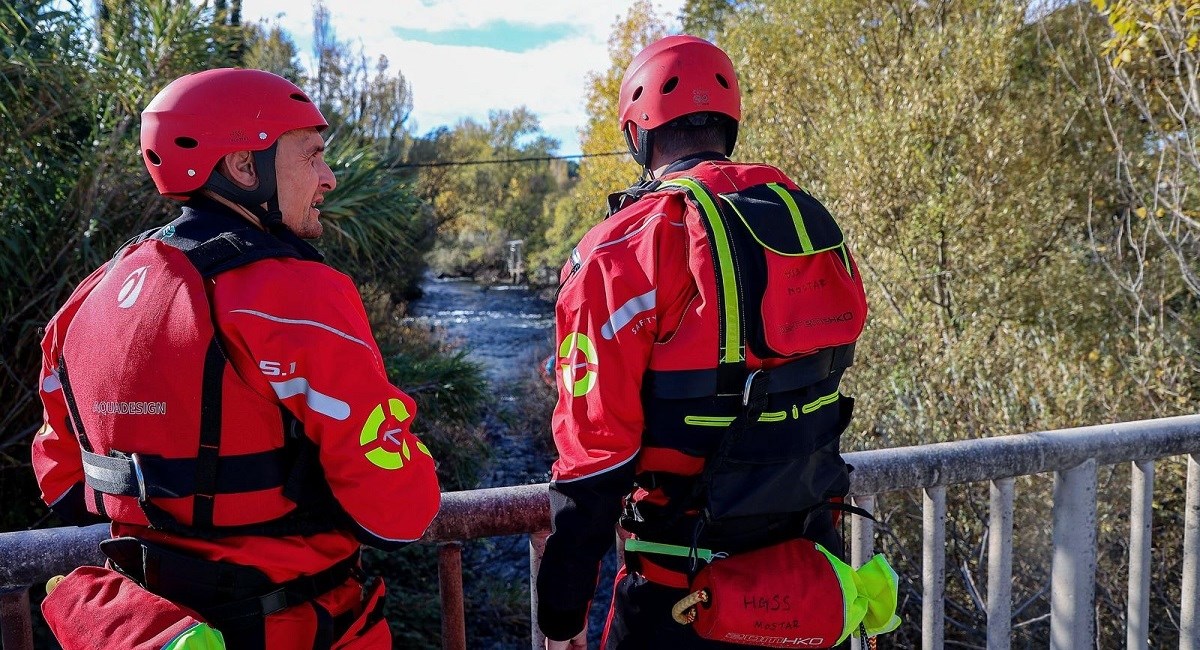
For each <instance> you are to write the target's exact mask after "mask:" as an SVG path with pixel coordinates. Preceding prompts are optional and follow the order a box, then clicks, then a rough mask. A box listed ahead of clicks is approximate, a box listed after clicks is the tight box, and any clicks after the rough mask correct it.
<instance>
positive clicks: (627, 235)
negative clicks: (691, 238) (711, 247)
mask: <svg viewBox="0 0 1200 650" xmlns="http://www.w3.org/2000/svg"><path fill="white" fill-rule="evenodd" d="M665 216H667V213H666V212H656V213H654V214H652V215H650V216H648V217H646V219H645V220H644V221H642V225H640V226H638V227H637V228H636V229H634V230H633V231H632V232H628V233H625V234H624V235H621V236H620V237H617V238H616V239H612V240H609V241H606V242H600V243H599V244H596V245H595V246H593V247H592V250H590V251H588V257H591V255H592V253H594V252H596V251H598V250H600V249H601V248H604V247H605V246H613V245H615V244H619V243H621V242H623V241H625V240H627V239H629V238H630V237H633V236H634V235H637V234H638V233H640V232H642V231H643V230H645V229H646V228H647V227H648V226H649V225H650V223H651V222H652V221H654V220H655V219H659V218H662V217H665ZM667 225H668V226H677V227H679V228H682V227H683V222H682V221H668V222H667ZM572 253H573V254H572V256H571V258H572V259H573V260H574V261H575V262H576V263H578V264H583V262H584V260H586V259H587V258H582V259H576V256H575V253H578V251H573V252H572Z"/></svg>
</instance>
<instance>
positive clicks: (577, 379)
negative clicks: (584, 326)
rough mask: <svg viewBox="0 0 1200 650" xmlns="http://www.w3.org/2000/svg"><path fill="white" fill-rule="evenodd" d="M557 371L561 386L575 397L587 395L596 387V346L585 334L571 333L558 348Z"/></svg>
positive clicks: (597, 364)
mask: <svg viewBox="0 0 1200 650" xmlns="http://www.w3.org/2000/svg"><path fill="white" fill-rule="evenodd" d="M558 369H559V371H560V372H561V374H562V380H563V386H566V387H567V390H568V391H569V392H570V393H571V394H572V395H574V396H575V397H582V396H584V395H587V394H588V392H589V391H591V390H592V388H594V387H595V386H596V378H597V376H598V373H599V360H598V359H597V358H596V346H595V345H593V344H592V340H591V339H589V338H588V337H587V335H586V334H583V333H580V332H571V333H570V334H568V335H567V336H566V338H564V339H563V340H562V343H561V344H559V346H558Z"/></svg>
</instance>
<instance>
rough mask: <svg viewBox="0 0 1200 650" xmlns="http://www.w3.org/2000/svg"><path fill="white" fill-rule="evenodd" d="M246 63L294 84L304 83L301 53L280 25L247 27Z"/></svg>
mask: <svg viewBox="0 0 1200 650" xmlns="http://www.w3.org/2000/svg"><path fill="white" fill-rule="evenodd" d="M247 31H248V32H249V34H248V36H247V39H246V40H247V42H246V55H245V59H244V63H245V65H246V67H247V68H256V69H258V70H266V71H268V72H274V73H275V74H277V75H279V76H281V77H283V78H284V79H287V80H289V81H291V82H293V83H296V84H300V83H303V82H304V68H303V66H302V65H301V64H300V55H299V51H298V50H297V49H296V43H295V42H293V41H292V38H291V35H290V34H288V33H287V32H286V31H284V29H283V28H282V27H280V26H279V23H278V22H276V23H275V24H272V25H269V26H268V25H267V24H265V23H264V24H261V25H252V26H248V27H247Z"/></svg>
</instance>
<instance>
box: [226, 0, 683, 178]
mask: <svg viewBox="0 0 1200 650" xmlns="http://www.w3.org/2000/svg"><path fill="white" fill-rule="evenodd" d="M630 4H632V0H603V1H601V0H593V1H590V2H589V1H588V0H549V1H543V2H529V1H524V2H496V1H494V0H493V1H488V0H447V1H437V2H428V1H425V2H422V1H421V0H399V1H395V2H391V3H381V2H378V1H377V0H333V1H327V2H326V6H327V7H328V9H329V11H330V15H331V22H332V25H333V28H334V30H335V32H336V35H337V38H338V39H339V40H341V41H349V42H351V43H352V44H355V45H361V46H362V50H363V54H365V55H366V56H367V57H368V58H373V57H375V56H378V55H380V54H383V55H386V56H387V57H388V60H389V61H390V62H391V64H392V68H393V70H397V69H398V70H399V71H401V72H403V73H404V76H405V77H406V78H408V80H409V82H410V83H411V84H412V87H413V114H412V118H411V121H412V123H413V124H414V125H415V126H416V130H417V132H418V133H425V132H427V131H429V130H432V129H434V128H437V127H439V126H449V125H453V124H454V123H455V122H457V121H458V120H459V119H462V118H466V117H470V118H473V119H475V120H483V119H485V118H486V116H487V112H488V110H489V109H512V108H516V107H517V106H520V105H525V106H528V107H529V109H530V110H532V111H533V112H534V113H536V114H537V115H538V117H539V118H540V119H541V122H542V127H543V130H544V131H545V132H546V133H547V134H549V135H551V136H552V137H555V138H558V139H559V140H560V141H561V142H562V147H561V149H560V151H561V152H562V153H565V154H571V153H577V152H578V151H579V142H578V134H577V130H578V129H580V128H582V126H583V125H584V123H585V121H586V113H585V111H584V99H585V92H586V78H587V74H588V73H589V72H599V71H602V70H605V69H607V68H608V65H609V60H608V37H609V33H610V31H611V29H612V27H613V24H614V23H615V22H616V21H617V19H618V18H619V17H621V16H623V15H624V14H625V13H626V11H627V10H628V8H629V6H630ZM682 5H683V0H657V1H656V2H655V3H654V6H655V11H656V13H657V14H658V15H659V16H660V17H663V18H666V19H668V20H672V19H674V17H675V16H676V15H677V14H678V13H679V9H680V8H681V7H682ZM276 17H278V19H279V23H280V25H281V26H282V27H283V28H284V29H285V30H287V31H288V32H289V33H290V34H291V36H292V38H293V40H295V41H296V45H297V47H298V48H299V49H300V52H301V58H302V60H303V61H305V63H306V65H308V63H309V62H310V61H311V49H312V8H311V6H307V7H303V8H297V3H296V2H295V0H243V4H242V18H243V20H244V21H245V22H255V21H258V20H260V19H264V18H265V19H268V20H274V19H275V18H276ZM499 21H503V22H506V23H509V24H520V25H529V26H533V27H545V26H555V25H568V26H570V29H568V30H566V31H568V32H570V33H568V34H565V35H564V37H563V38H562V39H561V40H558V41H554V42H550V43H547V44H545V45H543V46H541V47H536V48H533V49H530V50H527V51H524V52H508V51H503V50H498V49H492V48H485V47H464V46H453V45H434V44H430V43H423V42H417V41H412V40H404V39H401V38H398V37H397V36H396V35H395V34H394V33H393V31H392V30H393V28H394V27H400V28H406V29H416V30H423V31H430V32H438V31H445V30H451V29H454V30H459V29H471V28H479V27H482V26H484V25H488V24H490V23H495V22H499ZM614 128H615V127H614Z"/></svg>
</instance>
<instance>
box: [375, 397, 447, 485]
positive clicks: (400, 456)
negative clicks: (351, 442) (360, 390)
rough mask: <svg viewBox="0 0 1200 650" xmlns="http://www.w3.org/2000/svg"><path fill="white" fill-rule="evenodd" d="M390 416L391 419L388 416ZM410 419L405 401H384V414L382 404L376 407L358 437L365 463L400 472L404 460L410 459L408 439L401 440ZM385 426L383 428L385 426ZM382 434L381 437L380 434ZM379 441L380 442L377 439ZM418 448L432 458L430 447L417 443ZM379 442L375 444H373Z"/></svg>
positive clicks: (393, 399)
mask: <svg viewBox="0 0 1200 650" xmlns="http://www.w3.org/2000/svg"><path fill="white" fill-rule="evenodd" d="M389 416H390V417H389ZM411 417H412V416H411V415H410V414H409V412H408V408H407V407H405V406H404V402H401V401H400V400H398V399H396V398H392V399H389V400H388V401H387V412H384V410H383V404H380V405H378V406H376V407H375V410H373V411H371V415H369V416H367V421H366V423H365V424H363V428H362V433H360V434H359V436H358V444H359V446H360V447H367V446H368V445H371V447H370V448H369V449H367V451H366V452H365V453H366V456H367V460H369V461H371V462H372V463H373V464H375V465H377V466H379V467H382V468H383V469H400V468H401V467H404V461H406V460H411V459H412V451H411V450H410V449H409V448H408V440H405V439H404V438H403V435H404V422H405V421H406V420H408V419H409V418H411ZM385 423H386V424H387V426H386V427H385V426H384V424H385ZM381 431H382V436H381V435H380V432H381ZM380 438H382V440H381V439H380ZM414 442H416V445H417V449H419V450H420V451H421V453H423V454H425V455H426V456H430V457H432V455H431V454H430V453H429V448H428V447H426V446H425V445H424V444H422V443H421V442H420V441H416V440H414ZM376 443H378V444H376Z"/></svg>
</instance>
